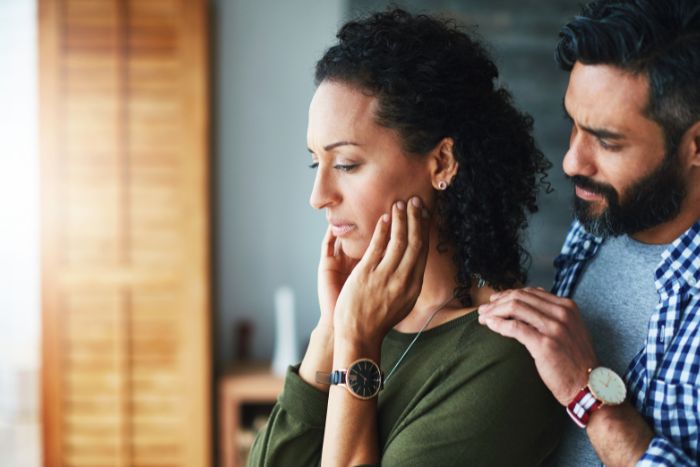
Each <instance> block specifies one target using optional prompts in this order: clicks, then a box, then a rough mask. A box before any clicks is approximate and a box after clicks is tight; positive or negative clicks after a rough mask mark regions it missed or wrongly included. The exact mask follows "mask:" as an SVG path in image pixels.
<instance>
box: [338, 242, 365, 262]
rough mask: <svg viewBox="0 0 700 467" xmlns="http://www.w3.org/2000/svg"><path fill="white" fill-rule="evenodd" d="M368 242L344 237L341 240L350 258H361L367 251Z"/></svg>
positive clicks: (346, 254) (342, 246)
mask: <svg viewBox="0 0 700 467" xmlns="http://www.w3.org/2000/svg"><path fill="white" fill-rule="evenodd" d="M367 246H368V245H367V244H366V243H364V242H362V243H361V242H358V241H353V240H349V239H342V240H341V241H340V247H341V248H342V249H343V253H344V254H345V256H347V257H348V258H352V259H358V260H359V259H360V258H362V255H364V254H365V251H367Z"/></svg>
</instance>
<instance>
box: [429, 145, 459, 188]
mask: <svg viewBox="0 0 700 467" xmlns="http://www.w3.org/2000/svg"><path fill="white" fill-rule="evenodd" d="M458 170H459V162H457V158H456V157H455V155H454V140H453V139H452V138H443V139H441V140H440V142H439V143H438V144H437V145H436V146H435V148H434V149H433V150H432V151H431V152H430V177H431V181H432V184H433V188H435V189H437V190H444V189H445V188H447V187H448V186H449V185H450V183H452V179H453V178H454V176H455V175H457V171H458Z"/></svg>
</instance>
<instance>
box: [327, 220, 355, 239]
mask: <svg viewBox="0 0 700 467" xmlns="http://www.w3.org/2000/svg"><path fill="white" fill-rule="evenodd" d="M355 227H356V226H355V224H336V223H332V224H331V232H333V235H335V236H336V237H342V236H345V235H347V234H349V233H350V232H352V231H353V230H355Z"/></svg>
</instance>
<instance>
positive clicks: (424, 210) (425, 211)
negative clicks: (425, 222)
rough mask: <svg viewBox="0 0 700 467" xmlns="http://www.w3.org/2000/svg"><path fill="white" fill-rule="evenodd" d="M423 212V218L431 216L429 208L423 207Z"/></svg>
mask: <svg viewBox="0 0 700 467" xmlns="http://www.w3.org/2000/svg"><path fill="white" fill-rule="evenodd" d="M421 214H422V215H423V219H428V218H430V213H429V212H428V210H427V209H425V208H423V211H421Z"/></svg>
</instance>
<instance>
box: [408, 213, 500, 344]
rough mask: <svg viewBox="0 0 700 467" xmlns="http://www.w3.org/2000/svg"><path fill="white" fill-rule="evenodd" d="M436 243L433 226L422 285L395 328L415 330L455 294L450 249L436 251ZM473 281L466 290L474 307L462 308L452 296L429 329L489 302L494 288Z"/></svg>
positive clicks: (454, 279) (455, 270) (454, 272)
mask: <svg viewBox="0 0 700 467" xmlns="http://www.w3.org/2000/svg"><path fill="white" fill-rule="evenodd" d="M437 244H438V231H437V228H436V227H435V226H434V225H433V227H432V228H431V231H430V250H429V252H428V259H427V262H426V265H425V273H424V275H423V288H422V289H421V293H420V295H419V296H418V300H416V304H415V305H414V307H413V310H411V312H410V313H409V314H408V316H406V318H404V320H403V321H401V322H400V323H399V324H397V325H396V326H395V329H396V330H397V331H401V332H407V333H408V332H418V331H419V330H420V329H421V328H422V327H423V325H424V324H425V322H426V321H427V320H428V318H430V315H431V314H432V313H433V312H434V311H435V310H436V309H437V308H438V307H440V306H441V305H443V304H445V302H446V301H447V300H449V299H450V297H452V296H453V295H454V291H455V289H456V288H457V266H456V265H455V264H454V261H453V260H452V256H453V255H454V252H453V251H451V249H449V248H448V249H447V250H446V251H444V252H439V251H438V250H437ZM472 282H473V283H472V286H471V290H470V291H469V293H470V295H471V297H472V305H473V306H471V307H466V308H465V307H464V306H463V305H462V304H461V303H460V301H459V300H458V299H456V298H455V299H454V300H452V301H451V302H449V303H447V305H446V306H445V307H444V308H443V309H442V310H441V311H440V312H438V313H437V315H436V316H435V317H434V318H433V320H432V321H431V322H430V326H429V328H432V327H435V326H438V325H440V324H442V323H445V322H447V321H451V320H452V319H455V318H457V317H459V316H462V315H465V314H467V313H469V312H471V311H474V310H475V309H476V308H477V307H478V306H479V305H481V304H482V303H485V302H488V300H489V297H490V296H491V294H492V293H493V292H494V291H493V290H492V289H491V288H490V287H488V286H484V287H482V288H479V287H478V286H477V284H476V283H475V282H476V281H472Z"/></svg>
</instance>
